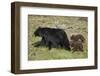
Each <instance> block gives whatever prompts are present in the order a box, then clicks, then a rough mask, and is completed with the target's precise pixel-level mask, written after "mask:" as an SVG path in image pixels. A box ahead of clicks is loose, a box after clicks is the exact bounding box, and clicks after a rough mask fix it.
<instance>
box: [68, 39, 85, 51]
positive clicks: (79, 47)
mask: <svg viewBox="0 0 100 76" xmlns="http://www.w3.org/2000/svg"><path fill="white" fill-rule="evenodd" d="M70 46H71V49H72V50H73V52H75V51H83V44H82V41H81V40H80V39H79V40H78V41H74V40H71V41H70Z"/></svg>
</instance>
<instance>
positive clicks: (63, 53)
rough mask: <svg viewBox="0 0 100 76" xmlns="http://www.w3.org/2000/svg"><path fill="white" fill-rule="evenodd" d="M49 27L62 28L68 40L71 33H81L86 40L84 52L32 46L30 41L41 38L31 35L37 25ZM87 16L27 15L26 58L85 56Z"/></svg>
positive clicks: (86, 52)
mask: <svg viewBox="0 0 100 76" xmlns="http://www.w3.org/2000/svg"><path fill="white" fill-rule="evenodd" d="M39 26H40V27H50V28H61V29H63V30H64V31H65V32H66V33H67V35H68V38H69V40H70V36H71V35H72V34H77V33H78V34H82V35H83V36H84V37H85V39H86V41H85V43H84V44H83V45H84V52H74V53H72V51H68V50H65V49H60V48H53V49H51V50H48V48H47V47H39V48H37V47H34V46H33V45H32V43H35V42H37V41H39V40H40V39H41V38H39V37H35V36H34V35H33V33H34V31H35V30H36V29H37V28H38V27H39ZM87 34H88V33H87V18H86V17H67V16H39V15H29V16H28V60H52V59H77V58H79V59H80V58H87V57H88V51H87Z"/></svg>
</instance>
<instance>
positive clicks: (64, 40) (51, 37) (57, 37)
mask: <svg viewBox="0 0 100 76" xmlns="http://www.w3.org/2000/svg"><path fill="white" fill-rule="evenodd" d="M34 35H35V36H39V37H42V40H41V41H40V42H38V43H36V45H35V46H36V47H38V46H47V47H48V48H49V49H51V48H52V47H61V48H64V49H67V50H70V43H69V40H68V37H67V35H66V33H65V31H64V30H62V29H57V28H47V27H45V28H41V27H39V28H38V29H36V31H35V32H34Z"/></svg>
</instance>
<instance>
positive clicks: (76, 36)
mask: <svg viewBox="0 0 100 76" xmlns="http://www.w3.org/2000/svg"><path fill="white" fill-rule="evenodd" d="M70 38H71V40H73V41H78V40H79V39H80V40H81V41H82V42H85V38H84V37H83V35H81V34H77V35H72V36H71V37H70Z"/></svg>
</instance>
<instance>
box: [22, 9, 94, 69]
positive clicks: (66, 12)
mask: <svg viewBox="0 0 100 76" xmlns="http://www.w3.org/2000/svg"><path fill="white" fill-rule="evenodd" d="M28 14H36V15H56V16H81V17H88V58H87V59H70V60H43V61H28V50H27V49H28V43H27V42H28V18H27V17H28ZM20 17H21V21H20V31H21V34H20V47H21V48H20V69H21V70H25V69H42V68H58V67H74V66H88V65H94V11H87V10H76V9H75V10H73V9H55V8H41V7H21V8H20Z"/></svg>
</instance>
